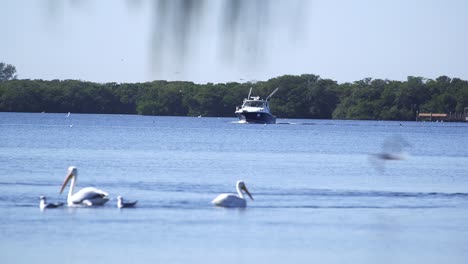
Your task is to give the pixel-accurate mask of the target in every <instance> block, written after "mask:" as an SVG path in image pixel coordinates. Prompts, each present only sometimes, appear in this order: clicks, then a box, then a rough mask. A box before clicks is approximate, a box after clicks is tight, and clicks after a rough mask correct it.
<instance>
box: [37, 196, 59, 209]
mask: <svg viewBox="0 0 468 264" xmlns="http://www.w3.org/2000/svg"><path fill="white" fill-rule="evenodd" d="M39 199H40V200H41V201H40V202H39V208H41V210H44V209H46V208H57V207H60V206H62V205H63V203H60V202H59V203H47V198H46V197H45V196H42V195H41V196H39Z"/></svg>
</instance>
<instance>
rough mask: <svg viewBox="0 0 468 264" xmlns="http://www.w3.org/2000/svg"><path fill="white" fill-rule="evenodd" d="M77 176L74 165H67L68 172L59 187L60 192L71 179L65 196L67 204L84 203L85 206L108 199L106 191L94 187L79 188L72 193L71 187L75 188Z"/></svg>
mask: <svg viewBox="0 0 468 264" xmlns="http://www.w3.org/2000/svg"><path fill="white" fill-rule="evenodd" d="M77 177H78V170H77V169H76V167H73V166H71V167H69V168H68V174H67V177H66V178H65V181H64V182H63V184H62V188H61V189H60V193H62V192H63V189H65V186H67V183H68V182H69V181H70V179H71V185H70V189H69V191H68V197H67V204H68V206H77V205H86V206H93V205H103V204H105V203H106V202H107V201H109V197H108V195H109V194H108V193H106V192H104V191H102V190H99V189H96V188H94V187H86V188H83V189H81V190H79V191H78V192H76V193H73V189H74V188H75V184H76V180H77Z"/></svg>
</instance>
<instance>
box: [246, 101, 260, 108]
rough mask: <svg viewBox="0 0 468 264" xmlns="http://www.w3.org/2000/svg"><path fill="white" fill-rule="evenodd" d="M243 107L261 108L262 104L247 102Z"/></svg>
mask: <svg viewBox="0 0 468 264" xmlns="http://www.w3.org/2000/svg"><path fill="white" fill-rule="evenodd" d="M244 106H250V107H263V102H261V101H247V102H245V104H244Z"/></svg>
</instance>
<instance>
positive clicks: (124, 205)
mask: <svg viewBox="0 0 468 264" xmlns="http://www.w3.org/2000/svg"><path fill="white" fill-rule="evenodd" d="M137 202H138V201H131V202H124V200H123V198H122V196H120V195H119V196H117V207H118V208H128V207H134V206H135V204H136V203H137Z"/></svg>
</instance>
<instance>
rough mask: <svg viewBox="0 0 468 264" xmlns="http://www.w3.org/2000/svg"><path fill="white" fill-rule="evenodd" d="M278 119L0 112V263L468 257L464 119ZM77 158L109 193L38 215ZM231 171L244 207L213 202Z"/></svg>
mask: <svg viewBox="0 0 468 264" xmlns="http://www.w3.org/2000/svg"><path fill="white" fill-rule="evenodd" d="M278 122H280V123H282V124H277V125H248V124H238V123H236V119H235V118H190V117H145V116H126V115H123V116H122V115H78V114H73V113H72V114H71V115H70V116H69V117H67V114H45V113H43V114H29V113H0V171H1V174H0V263H33V262H38V261H39V262H40V263H85V262H90V261H94V262H96V261H99V262H110V263H128V262H133V263H163V262H169V263H215V262H223V263H239V262H243V261H245V262H252V261H254V262H256V263H285V262H286V263H313V262H316V263H317V262H318V263H465V262H466V259H468V174H467V172H468V141H467V135H468V124H462V123H415V122H378V121H335V120H285V119H283V120H282V119H279V120H278ZM389 138H400V139H401V141H404V142H407V143H408V145H409V146H408V147H407V148H406V152H407V153H406V158H405V159H404V160H394V161H383V160H378V159H376V158H373V157H372V155H371V154H375V153H380V152H382V148H383V147H382V146H383V144H384V142H386V140H387V139H389ZM395 144H398V142H397V143H395ZM70 165H74V166H76V167H78V170H79V178H78V182H77V187H78V188H80V187H86V186H95V187H98V188H101V189H103V190H105V191H107V192H109V193H110V194H111V196H112V199H111V201H109V202H108V203H107V204H106V205H105V206H104V207H101V208H66V207H63V208H60V209H53V210H46V211H43V212H41V211H40V210H39V207H38V206H39V196H40V195H45V196H47V197H48V199H49V201H51V202H56V201H65V197H66V195H65V194H62V195H59V194H58V192H59V189H60V186H61V184H62V182H63V180H64V177H65V174H66V172H67V168H68V166H70ZM239 179H242V180H244V181H245V182H246V184H247V187H248V188H249V190H250V191H251V193H252V194H253V197H254V199H255V201H248V208H246V209H223V208H217V207H214V206H212V205H211V204H210V201H211V200H212V199H213V198H215V197H216V195H217V194H219V193H223V192H234V191H235V186H234V185H235V182H236V181H237V180H239ZM117 195H122V196H123V197H125V198H127V199H129V200H138V205H137V207H136V208H133V209H122V210H119V209H117V208H116V200H115V197H117Z"/></svg>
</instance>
